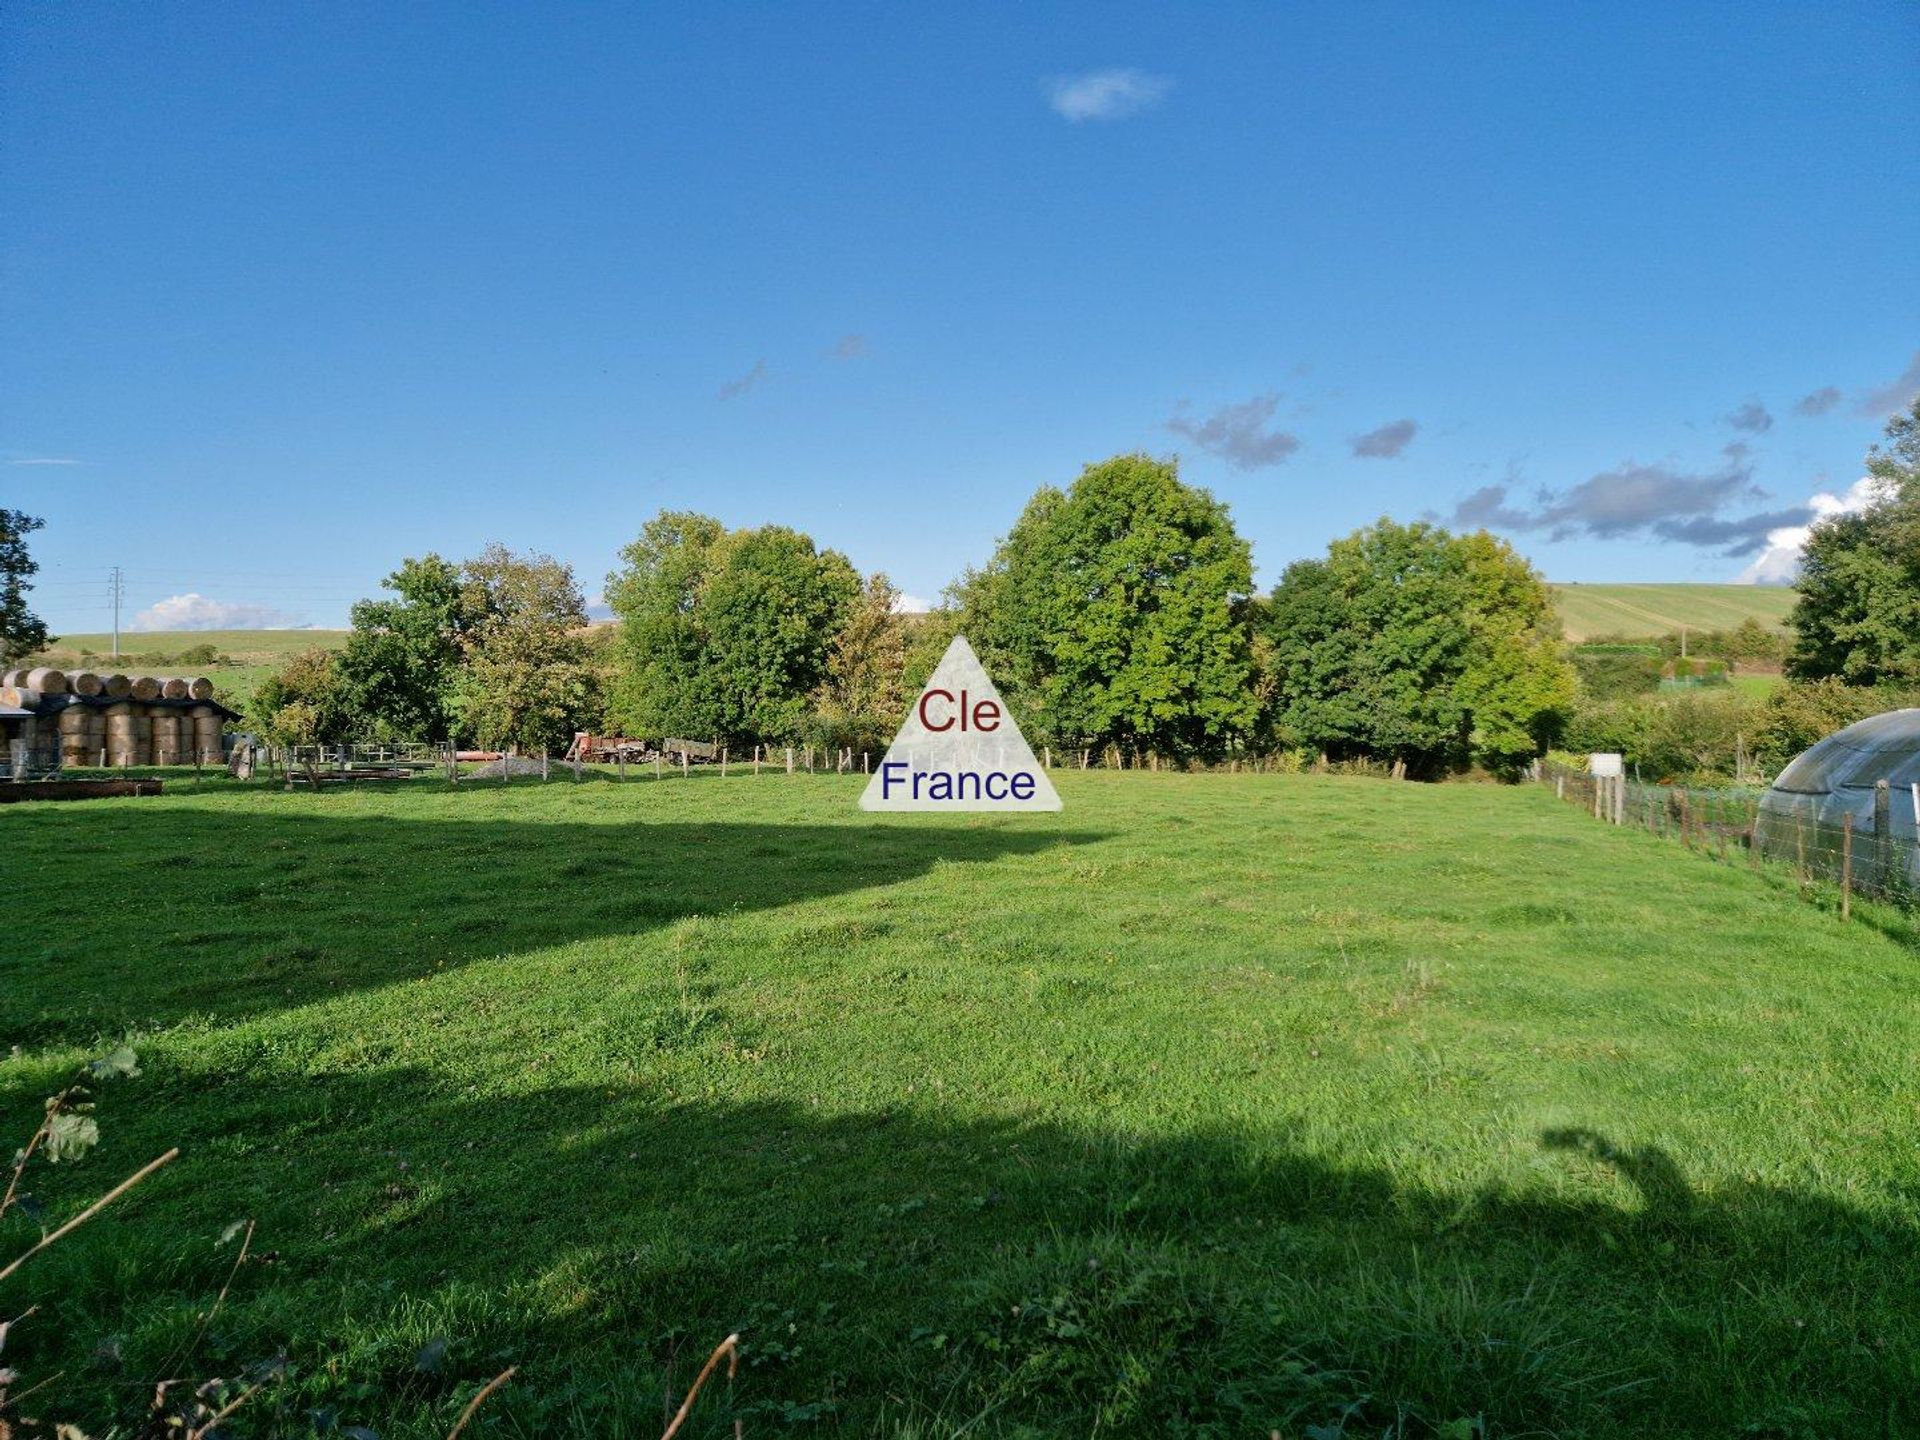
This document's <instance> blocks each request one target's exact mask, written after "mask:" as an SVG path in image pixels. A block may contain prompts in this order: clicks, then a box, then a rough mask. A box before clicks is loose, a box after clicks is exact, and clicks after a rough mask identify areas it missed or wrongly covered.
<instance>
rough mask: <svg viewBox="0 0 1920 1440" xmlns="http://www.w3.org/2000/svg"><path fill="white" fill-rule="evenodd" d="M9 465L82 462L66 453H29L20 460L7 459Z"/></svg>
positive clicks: (73, 463)
mask: <svg viewBox="0 0 1920 1440" xmlns="http://www.w3.org/2000/svg"><path fill="white" fill-rule="evenodd" d="M7 463H8V464H9V465H78V464H79V463H80V462H79V461H78V460H75V459H73V458H71V457H70V456H66V455H27V456H23V457H22V458H21V459H18V460H9V461H7Z"/></svg>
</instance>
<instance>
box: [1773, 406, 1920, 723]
mask: <svg viewBox="0 0 1920 1440" xmlns="http://www.w3.org/2000/svg"><path fill="white" fill-rule="evenodd" d="M1867 473H1868V474H1869V475H1871V476H1872V477H1873V478H1874V479H1875V480H1876V481H1878V482H1879V484H1878V489H1879V498H1878V499H1877V500H1876V501H1875V503H1874V504H1872V505H1870V506H1869V507H1868V508H1867V509H1865V510H1863V511H1860V512H1858V513H1855V514H1850V515H1834V516H1829V517H1828V518H1827V519H1824V520H1821V521H1819V522H1818V523H1817V524H1815V525H1814V527H1813V532H1812V534H1811V535H1809V536H1808V538H1807V546H1806V552H1805V555H1804V557H1803V559H1802V562H1801V569H1800V580H1799V591H1800V594H1799V599H1798V600H1797V601H1796V602H1795V604H1794V608H1793V615H1792V617H1791V623H1792V625H1793V629H1794V643H1793V649H1792V650H1791V651H1790V652H1789V654H1788V656H1787V667H1786V668H1787V673H1788V674H1789V675H1792V676H1795V677H1796V678H1799V679H1803V680H1818V679H1825V678H1828V677H1832V678H1835V679H1839V680H1843V681H1845V682H1847V683H1848V684H1851V685H1880V684H1887V683H1906V684H1911V683H1914V682H1916V681H1920V398H1916V399H1915V400H1914V402H1913V404H1912V406H1911V408H1909V409H1908V410H1907V412H1906V413H1904V414H1901V415H1896V416H1894V417H1893V419H1891V420H1890V421H1888V422H1887V431H1886V443H1885V446H1884V447H1882V446H1878V445H1876V446H1875V447H1874V448H1873V449H1872V450H1871V451H1869V452H1868V454H1867Z"/></svg>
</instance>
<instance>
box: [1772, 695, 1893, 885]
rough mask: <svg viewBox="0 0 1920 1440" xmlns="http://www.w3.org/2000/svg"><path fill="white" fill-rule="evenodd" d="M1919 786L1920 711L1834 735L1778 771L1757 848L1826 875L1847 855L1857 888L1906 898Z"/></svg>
mask: <svg viewBox="0 0 1920 1440" xmlns="http://www.w3.org/2000/svg"><path fill="white" fill-rule="evenodd" d="M1883 781H1884V782H1885V785H1884V788H1883V786H1882V782H1883ZM1916 787H1920V710H1889V711H1888V712H1887V713H1886V714H1884V715H1875V716H1872V717H1871V718H1869V719H1866V720H1862V721H1859V722H1858V723H1856V724H1853V725H1849V726H1847V728H1846V729H1844V730H1836V731H1835V732H1834V733H1833V734H1831V735H1829V736H1827V738H1826V739H1824V740H1821V741H1819V742H1818V743H1817V744H1814V745H1812V746H1810V747H1809V748H1808V749H1806V750H1805V751H1803V752H1802V753H1801V754H1800V756H1799V757H1798V758H1797V759H1795V760H1794V761H1793V763H1792V764H1790V765H1788V766H1787V768H1786V769H1784V770H1782V771H1781V772H1780V778H1779V779H1778V780H1775V781H1774V782H1773V785H1772V786H1771V787H1770V788H1769V789H1768V790H1767V792H1766V794H1764V795H1763V796H1761V798H1760V814H1759V817H1758V819H1757V821H1756V822H1755V826H1754V844H1755V845H1757V846H1758V847H1759V848H1760V850H1761V851H1762V852H1763V853H1764V854H1766V855H1769V856H1771V857H1772V858H1774V859H1776V860H1785V861H1788V862H1790V863H1794V864H1798V865H1800V866H1802V867H1804V868H1806V869H1808V870H1809V871H1812V872H1815V873H1819V874H1824V875H1828V876H1837V875H1838V874H1839V873H1840V869H1841V866H1842V864H1843V863H1844V861H1845V860H1846V859H1847V857H1848V854H1849V852H1851V865H1852V877H1853V882H1854V883H1855V884H1856V885H1858V886H1860V887H1861V888H1862V889H1867V890H1880V891H1895V890H1897V891H1901V892H1903V893H1908V894H1911V893H1913V892H1914V891H1916V890H1920V825H1917V824H1916V821H1920V789H1917V788H1916ZM1849 829H1851V831H1852V835H1851V837H1850V838H1849V835H1848V830H1849Z"/></svg>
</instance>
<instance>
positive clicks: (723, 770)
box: [720, 745, 727, 780]
mask: <svg viewBox="0 0 1920 1440" xmlns="http://www.w3.org/2000/svg"><path fill="white" fill-rule="evenodd" d="M720 778H721V779H722V780H724V779H726V778H727V747H726V746H724V745H722V746H721V747H720Z"/></svg>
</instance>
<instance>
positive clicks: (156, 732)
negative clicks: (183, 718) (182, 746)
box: [147, 710, 180, 745]
mask: <svg viewBox="0 0 1920 1440" xmlns="http://www.w3.org/2000/svg"><path fill="white" fill-rule="evenodd" d="M147 723H148V724H149V725H151V726H152V727H153V743H154V744H156V745H158V744H159V743H160V742H161V741H162V740H176V741H177V740H178V739H179V738H180V717H179V716H178V715H175V714H172V713H171V712H169V711H164V710H163V711H160V712H159V713H157V714H155V715H154V716H153V717H152V718H151V719H150V720H149V721H148V722H147Z"/></svg>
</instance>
